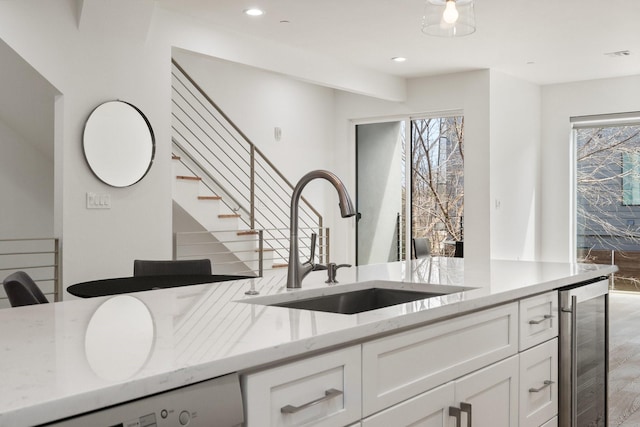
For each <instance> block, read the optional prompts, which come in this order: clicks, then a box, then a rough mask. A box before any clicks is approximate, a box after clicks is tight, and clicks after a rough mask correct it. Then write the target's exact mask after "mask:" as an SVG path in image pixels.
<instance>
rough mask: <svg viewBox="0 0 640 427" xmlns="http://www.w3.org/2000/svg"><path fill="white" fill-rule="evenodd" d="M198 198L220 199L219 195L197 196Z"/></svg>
mask: <svg viewBox="0 0 640 427" xmlns="http://www.w3.org/2000/svg"><path fill="white" fill-rule="evenodd" d="M198 200H222V197H220V196H198Z"/></svg>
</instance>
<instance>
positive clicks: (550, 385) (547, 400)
mask: <svg viewBox="0 0 640 427" xmlns="http://www.w3.org/2000/svg"><path fill="white" fill-rule="evenodd" d="M557 414H558V339H557V338H555V339H552V340H550V341H547V342H545V343H543V344H540V345H538V346H536V347H533V348H530V349H529V350H527V351H524V352H522V353H520V427H539V426H541V425H543V424H545V422H547V421H548V420H550V419H551V418H553V417H555V416H556V415H557Z"/></svg>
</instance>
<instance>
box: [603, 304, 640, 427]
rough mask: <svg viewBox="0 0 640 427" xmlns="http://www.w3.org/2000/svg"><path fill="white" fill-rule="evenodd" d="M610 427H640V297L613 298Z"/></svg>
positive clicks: (610, 308) (610, 324) (611, 315)
mask: <svg viewBox="0 0 640 427" xmlns="http://www.w3.org/2000/svg"><path fill="white" fill-rule="evenodd" d="M609 319H610V320H609V322H610V323H609V426H610V427H616V426H623V427H640V293H624V292H612V293H611V294H610V296H609Z"/></svg>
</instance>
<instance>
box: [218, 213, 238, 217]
mask: <svg viewBox="0 0 640 427" xmlns="http://www.w3.org/2000/svg"><path fill="white" fill-rule="evenodd" d="M218 218H240V214H220V215H218Z"/></svg>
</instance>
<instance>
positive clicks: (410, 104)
mask: <svg viewBox="0 0 640 427" xmlns="http://www.w3.org/2000/svg"><path fill="white" fill-rule="evenodd" d="M489 79H490V72H489V71H487V70H484V71H476V72H469V73H459V74H452V75H447V76H438V77H431V78H420V79H412V80H409V81H408V85H407V100H406V101H405V102H388V101H384V100H380V99H374V98H370V97H364V96H360V95H354V94H350V93H347V92H338V94H337V104H336V123H337V125H336V132H337V137H336V146H335V147H334V152H335V156H336V170H338V171H339V174H340V175H341V176H344V177H345V179H348V181H347V185H348V186H349V187H350V188H352V187H353V186H354V183H355V133H354V129H355V124H354V122H355V121H358V120H364V119H371V118H376V117H377V118H385V117H386V118H388V117H392V116H395V117H400V116H405V117H406V116H407V115H412V116H416V115H420V114H424V113H434V112H443V111H452V110H456V111H463V113H464V117H465V172H464V174H465V184H464V185H465V187H464V192H465V218H464V229H465V260H466V261H465V263H468V264H474V263H475V262H478V263H482V262H484V261H486V260H488V259H489V254H490V245H489V243H490V240H489V236H490V217H489V215H490V209H489V202H488V201H489V161H490V157H489V153H490V147H489V131H490V116H489V114H490V109H489V90H490V86H489ZM336 225H337V226H338V227H340V226H342V229H340V230H339V233H341V235H353V233H355V229H354V226H353V224H344V225H342V224H341V223H338V224H336ZM347 250H348V252H347V254H353V253H354V251H355V247H354V245H353V242H351V243H350V246H349V247H348V248H347Z"/></svg>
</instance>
